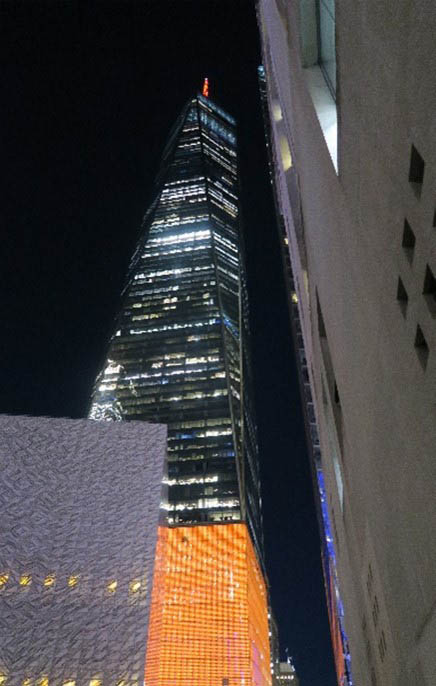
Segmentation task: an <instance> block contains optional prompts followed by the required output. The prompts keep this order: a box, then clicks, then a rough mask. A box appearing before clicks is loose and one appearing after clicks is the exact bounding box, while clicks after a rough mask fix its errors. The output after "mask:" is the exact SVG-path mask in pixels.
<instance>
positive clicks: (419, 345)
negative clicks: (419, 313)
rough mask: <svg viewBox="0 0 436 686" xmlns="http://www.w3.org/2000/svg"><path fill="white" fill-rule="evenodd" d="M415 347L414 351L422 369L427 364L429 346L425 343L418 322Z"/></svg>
mask: <svg viewBox="0 0 436 686" xmlns="http://www.w3.org/2000/svg"><path fill="white" fill-rule="evenodd" d="M415 348H416V352H417V353H418V359H419V361H420V362H421V366H422V368H423V369H425V368H426V366H427V361H428V356H429V353H430V350H429V347H428V345H427V341H426V340H425V337H424V334H423V332H422V329H421V327H420V326H419V324H418V326H417V327H416V336H415Z"/></svg>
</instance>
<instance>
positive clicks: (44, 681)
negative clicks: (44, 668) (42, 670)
mask: <svg viewBox="0 0 436 686" xmlns="http://www.w3.org/2000/svg"><path fill="white" fill-rule="evenodd" d="M36 686H48V677H46V676H42V677H41V678H40V679H38V681H37V682H36Z"/></svg>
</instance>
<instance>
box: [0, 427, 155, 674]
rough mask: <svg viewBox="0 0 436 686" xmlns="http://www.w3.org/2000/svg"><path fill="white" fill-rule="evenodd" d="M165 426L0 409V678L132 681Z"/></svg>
mask: <svg viewBox="0 0 436 686" xmlns="http://www.w3.org/2000/svg"><path fill="white" fill-rule="evenodd" d="M165 457H166V428H165V427H164V426H162V425H159V424H153V425H151V424H146V423H144V422H132V423H130V424H122V423H113V424H96V423H95V422H91V421H89V420H85V419H79V420H72V419H48V418H40V417H9V416H4V415H3V416H0V464H1V469H0V489H1V494H2V510H3V513H2V529H3V533H2V545H1V549H0V683H1V684H2V686H23V684H25V685H26V686H27V685H29V686H30V685H32V686H54V685H55V684H56V685H57V686H103V685H104V686H106V684H107V685H108V686H109V685H110V686H112V685H113V686H117V685H118V686H141V684H142V683H143V678H144V677H143V674H144V663H145V645H146V639H147V630H148V619H149V610H150V599H151V588H152V581H153V570H154V561H155V557H156V541H157V536H158V528H159V525H160V523H161V521H162V513H163V510H162V509H161V505H162V497H163V495H164V494H163V493H162V479H163V475H164V468H165Z"/></svg>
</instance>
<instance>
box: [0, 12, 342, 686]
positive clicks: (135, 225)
mask: <svg viewBox="0 0 436 686" xmlns="http://www.w3.org/2000/svg"><path fill="white" fill-rule="evenodd" d="M0 12H1V15H2V16H1V29H0V30H1V36H0V38H1V40H0V44H1V47H0V50H1V51H2V56H1V64H2V79H1V90H2V92H1V101H2V114H1V117H2V121H1V122H0V140H1V149H0V152H1V156H0V160H1V162H0V163H1V169H2V179H1V186H0V188H1V206H0V213H1V226H2V234H1V235H2V239H1V251H0V255H1V257H0V261H1V264H0V267H1V271H0V274H1V282H2V288H1V295H0V306H1V323H2V334H1V343H2V350H1V355H0V360H1V391H0V393H1V398H0V411H1V412H8V413H13V414H18V413H22V414H32V415H47V416H67V417H83V416H84V415H85V412H86V408H87V404H88V400H89V396H90V392H91V387H92V384H93V381H94V378H95V376H96V373H97V372H98V370H99V369H100V366H101V364H102V360H103V355H104V350H105V345H106V341H107V338H108V336H109V334H110V332H111V330H112V325H113V319H114V317H115V315H116V313H117V310H118V307H119V304H120V291H121V288H122V286H123V284H124V278H125V274H126V270H127V266H128V262H129V258H130V255H131V253H132V251H133V248H134V246H135V241H136V239H137V237H138V229H139V226H140V222H141V219H142V216H143V214H144V212H145V210H146V207H147V202H148V198H149V196H150V190H151V184H152V183H153V179H154V176H155V173H156V170H157V167H158V164H159V158H160V154H161V152H162V148H163V145H164V143H165V139H166V136H167V134H168V131H169V129H170V127H171V126H172V124H173V123H174V121H175V119H176V117H177V116H178V114H179V111H180V110H181V108H182V106H183V105H184V103H185V101H186V100H187V99H188V98H189V97H190V96H191V95H192V94H193V93H194V92H195V91H196V90H198V89H199V87H200V86H201V82H202V79H203V77H204V76H208V77H209V82H210V87H211V96H212V98H214V99H215V100H216V101H217V102H218V103H219V104H221V105H222V106H223V107H225V108H226V109H227V110H228V111H229V112H230V113H231V114H233V115H234V116H236V118H237V119H238V124H239V146H240V167H241V175H242V191H243V192H242V203H243V214H244V221H245V231H246V246H247V255H248V279H249V284H248V286H249V294H250V303H251V315H252V346H253V353H254V354H253V360H254V376H255V383H256V404H257V415H258V417H257V418H258V425H259V440H260V450H261V463H262V484H263V511H264V523H265V541H266V561H267V569H268V574H269V580H270V585H271V595H272V603H273V609H274V611H275V614H276V616H277V620H278V624H279V630H280V638H281V646H282V655H284V648H285V647H286V646H287V647H288V648H289V653H290V654H291V655H293V657H294V661H295V665H296V668H297V671H298V672H299V674H300V678H301V686H333V685H334V684H335V677H334V669H333V662H332V658H331V651H330V643H329V630H328V623H327V617H326V611H325V603H324V595H323V594H324V591H323V583H322V574H321V567H320V555H319V538H318V530H317V522H316V517H315V513H314V506H313V496H312V485H311V478H310V473H309V466H308V458H307V456H306V450H305V445H304V440H305V439H304V430H303V423H302V415H301V409H300V401H299V395H298V388H297V378H296V369H295V363H294V360H293V350H292V341H291V335H290V327H289V322H288V311H287V306H286V298H285V291H284V283H283V277H282V271H281V262H280V255H279V245H278V239H277V235H276V234H277V230H276V227H275V223H274V212H273V205H272V198H271V190H270V186H269V182H268V176H267V166H266V152H265V143H264V137H263V122H262V117H261V110H260V102H259V95H258V88H257V73H256V69H257V66H258V64H259V63H260V56H259V46H258V34H257V26H256V21H255V14H254V8H253V4H252V3H251V2H248V1H246V2H245V1H244V0H227V1H226V0H198V1H195V2H194V1H191V2H190V1H188V0H179V1H176V0H173V2H165V1H164V0H160V1H159V2H158V1H157V0H156V2H150V1H148V2H146V1H141V2H129V1H127V0H126V1H125V2H118V3H113V2H104V3H95V2H68V0H64V1H62V2H59V1H53V2H51V3H49V2H45V3H38V2H35V1H34V0H33V1H32V2H22V3H21V2H17V1H16V0H14V2H11V3H8V2H4V1H3V2H2V3H1V4H0Z"/></svg>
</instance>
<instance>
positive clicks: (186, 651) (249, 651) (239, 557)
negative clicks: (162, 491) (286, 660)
mask: <svg viewBox="0 0 436 686" xmlns="http://www.w3.org/2000/svg"><path fill="white" fill-rule="evenodd" d="M268 641H269V637H268V612H267V601H266V588H265V582H264V579H263V575H262V572H261V569H260V566H259V563H258V560H257V556H256V554H255V551H254V547H253V544H252V542H251V538H250V535H249V533H248V530H247V527H246V525H245V524H243V523H235V524H210V525H206V526H195V527H192V526H191V527H175V528H170V529H163V530H162V532H161V535H160V539H159V543H158V554H157V557H156V563H155V575H154V584H153V593H152V599H151V612H150V625H149V638H148V642H147V659H146V666H145V684H146V686H211V684H214V685H215V684H216V686H243V685H245V686H271V674H270V665H269V660H270V653H269V645H268Z"/></svg>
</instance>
